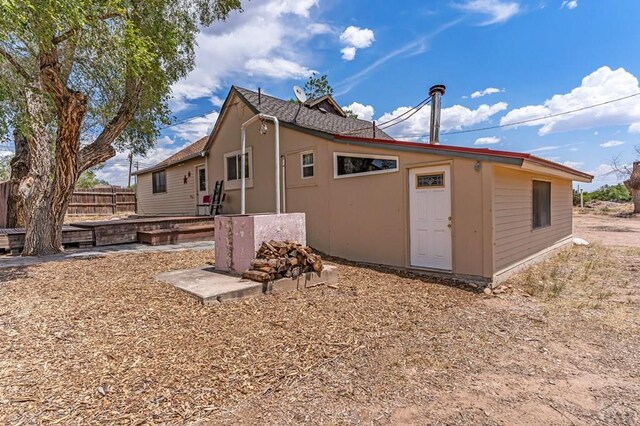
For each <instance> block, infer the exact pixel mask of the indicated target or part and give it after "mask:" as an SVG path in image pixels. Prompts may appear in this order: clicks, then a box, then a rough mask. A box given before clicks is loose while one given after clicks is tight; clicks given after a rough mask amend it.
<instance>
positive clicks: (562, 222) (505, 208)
mask: <svg viewBox="0 0 640 426" xmlns="http://www.w3.org/2000/svg"><path fill="white" fill-rule="evenodd" d="M534 179H537V180H545V181H550V182H551V226H548V227H545V228H541V229H536V230H534V229H533V228H532V224H533V183H532V182H533V180H534ZM571 188H572V185H571V181H570V180H567V179H559V178H555V177H550V176H545V175H538V174H532V173H529V172H523V171H519V170H513V169H509V168H505V167H496V168H495V189H494V233H495V240H494V245H495V248H494V250H495V270H496V271H500V270H503V269H505V268H508V267H509V266H511V265H514V264H517V263H518V262H519V261H522V260H524V259H526V258H527V257H529V256H532V255H534V254H536V253H538V252H540V251H541V250H544V249H546V248H547V247H550V246H552V245H554V244H556V243H558V242H560V241H562V240H564V239H566V238H567V237H570V236H571V233H572V193H571Z"/></svg>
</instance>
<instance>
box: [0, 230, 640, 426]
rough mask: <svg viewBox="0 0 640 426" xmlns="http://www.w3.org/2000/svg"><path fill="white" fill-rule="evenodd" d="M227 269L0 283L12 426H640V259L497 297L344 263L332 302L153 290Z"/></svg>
mask: <svg viewBox="0 0 640 426" xmlns="http://www.w3.org/2000/svg"><path fill="white" fill-rule="evenodd" d="M581 220H582V219H578V220H577V221H576V226H577V227H578V226H579V225H578V223H580V222H581ZM587 226H590V225H587ZM611 234H613V233H611ZM616 235H617V234H616ZM212 257H213V255H212V253H211V252H206V251H205V252H180V253H153V254H135V255H109V256H105V257H101V258H95V259H84V260H74V261H65V262H50V263H46V264H41V265H37V266H29V267H24V268H16V269H12V270H2V271H0V282H1V283H2V284H0V423H1V424H39V423H44V424H53V423H57V424H86V423H91V424H123V425H130V424H155V423H165V424H197V425H208V424H367V425H371V424H373V425H378V424H403V425H405V424H459V425H468V424H481V425H507V424H508V425H530V424H545V425H583V424H603V425H604V424H606V425H611V424H621V425H632V424H639V423H640V408H639V407H640V315H639V309H638V308H639V303H640V299H639V291H640V249H639V248H634V247H605V246H603V245H601V244H595V245H590V246H588V247H575V248H574V249H572V250H570V251H568V252H565V253H562V254H560V255H558V256H556V257H555V258H553V259H551V260H549V261H547V262H545V263H543V264H541V265H538V266H535V267H533V268H532V269H530V270H529V271H526V272H524V273H522V274H520V275H518V276H516V277H514V279H512V280H511V281H510V282H509V283H508V285H509V286H510V287H507V288H506V289H505V291H504V293H500V294H494V295H485V294H484V293H478V292H475V291H474V290H473V289H470V288H463V287H454V286H451V285H445V284H441V283H436V282H435V281H433V280H428V279H424V278H421V277H418V276H413V275H409V274H398V273H394V272H391V271H387V270H384V269H372V268H365V267H361V266H359V265H355V264H349V263H341V264H339V277H340V281H339V286H338V288H335V289H333V288H317V289H313V290H308V291H306V292H296V293H290V294H283V295H277V296H266V297H262V298H258V299H254V300H248V301H244V302H235V303H228V304H222V305H219V306H213V307H203V306H200V305H199V304H197V303H196V302H195V301H194V300H193V299H191V298H190V297H189V296H187V295H186V294H183V293H181V292H179V291H177V290H175V289H174V288H172V287H171V286H169V285H165V284H162V283H159V282H157V281H155V280H154V278H153V277H154V276H156V275H157V274H158V273H159V272H162V271H167V270H172V269H182V268H189V267H195V266H198V265H202V264H204V263H205V262H206V261H209V260H211V259H212Z"/></svg>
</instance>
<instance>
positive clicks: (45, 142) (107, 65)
mask: <svg viewBox="0 0 640 426" xmlns="http://www.w3.org/2000/svg"><path fill="white" fill-rule="evenodd" d="M0 7H1V8H2V10H0V71H1V72H0V136H2V138H3V139H5V140H8V139H13V140H14V142H15V144H16V155H15V157H14V160H13V162H12V181H13V182H14V184H15V185H14V188H15V191H13V197H12V200H14V201H17V203H16V204H17V205H15V206H13V208H14V209H17V210H22V213H21V214H22V215H23V217H24V225H25V228H26V235H25V246H24V251H23V254H26V255H40V254H47V253H53V252H57V251H60V250H62V223H63V219H64V215H65V213H66V210H67V206H68V203H69V200H70V196H71V193H72V192H73V188H74V186H75V183H76V180H77V178H78V176H79V175H80V174H81V173H82V172H83V171H85V170H87V169H89V168H91V167H93V166H95V165H97V164H100V163H102V162H104V161H105V160H107V159H109V158H111V157H113V156H114V155H115V149H116V148H129V149H132V150H134V151H136V152H144V151H146V150H147V149H148V148H149V147H151V146H152V145H153V141H154V140H155V138H156V136H157V129H158V127H159V125H163V124H167V123H169V110H168V107H167V101H168V98H169V95H170V88H171V85H172V84H173V83H174V82H175V81H177V80H178V79H180V78H183V77H184V76H186V75H187V73H188V72H189V71H190V70H191V69H192V68H193V66H194V45H195V37H196V35H197V32H198V28H199V26H201V25H204V26H206V25H210V24H211V23H213V22H214V21H216V20H220V19H225V18H226V17H227V16H228V15H229V13H230V12H231V11H233V10H240V8H241V4H240V0H70V1H60V0H0ZM11 129H13V135H10V133H9V132H10V130H11ZM18 216H20V215H19V214H18Z"/></svg>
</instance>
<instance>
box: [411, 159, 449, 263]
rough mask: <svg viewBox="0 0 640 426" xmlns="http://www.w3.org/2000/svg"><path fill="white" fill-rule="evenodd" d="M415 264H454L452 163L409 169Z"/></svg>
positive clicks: (413, 259)
mask: <svg viewBox="0 0 640 426" xmlns="http://www.w3.org/2000/svg"><path fill="white" fill-rule="evenodd" d="M409 223H410V226H409V232H410V234H409V240H410V243H411V245H410V248H411V266H416V267H420V268H432V269H442V270H447V271H450V270H451V268H452V241H451V167H450V166H449V165H441V166H429V167H420V168H415V169H410V170H409Z"/></svg>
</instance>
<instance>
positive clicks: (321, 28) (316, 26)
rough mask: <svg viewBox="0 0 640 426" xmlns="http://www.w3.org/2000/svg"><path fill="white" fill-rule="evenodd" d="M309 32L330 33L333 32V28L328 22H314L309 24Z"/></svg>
mask: <svg viewBox="0 0 640 426" xmlns="http://www.w3.org/2000/svg"><path fill="white" fill-rule="evenodd" d="M307 32H308V33H309V34H313V35H318V34H330V33H332V32H333V30H332V29H331V27H330V26H329V25H327V24H323V23H320V22H314V23H312V24H309V25H307Z"/></svg>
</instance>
